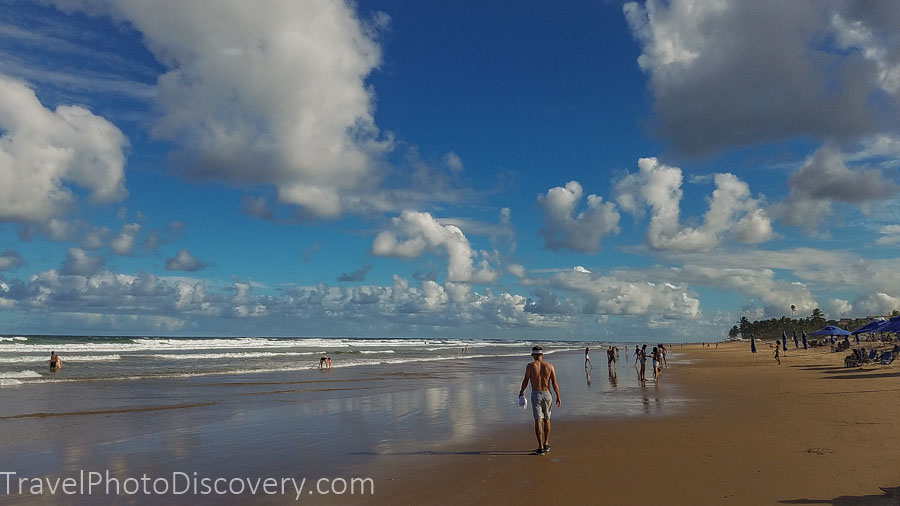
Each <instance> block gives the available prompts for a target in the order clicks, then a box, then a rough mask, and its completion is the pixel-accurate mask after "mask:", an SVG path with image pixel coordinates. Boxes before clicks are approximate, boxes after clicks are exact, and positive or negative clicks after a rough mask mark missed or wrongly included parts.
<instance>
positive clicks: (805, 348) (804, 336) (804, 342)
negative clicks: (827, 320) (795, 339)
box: [800, 330, 809, 350]
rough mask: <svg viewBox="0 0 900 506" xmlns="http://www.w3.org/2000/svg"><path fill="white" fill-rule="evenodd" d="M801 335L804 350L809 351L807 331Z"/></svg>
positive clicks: (803, 331) (802, 331)
mask: <svg viewBox="0 0 900 506" xmlns="http://www.w3.org/2000/svg"><path fill="white" fill-rule="evenodd" d="M800 333H801V334H803V349H804V350H807V349H809V346H807V344H806V331H805V330H801V331H800Z"/></svg>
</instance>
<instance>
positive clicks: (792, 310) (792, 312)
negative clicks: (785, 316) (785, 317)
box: [791, 304, 797, 320]
mask: <svg viewBox="0 0 900 506" xmlns="http://www.w3.org/2000/svg"><path fill="white" fill-rule="evenodd" d="M796 310H797V306H795V305H793V304H791V320H793V319H794V311H796Z"/></svg>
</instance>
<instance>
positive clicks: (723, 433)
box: [373, 343, 900, 505]
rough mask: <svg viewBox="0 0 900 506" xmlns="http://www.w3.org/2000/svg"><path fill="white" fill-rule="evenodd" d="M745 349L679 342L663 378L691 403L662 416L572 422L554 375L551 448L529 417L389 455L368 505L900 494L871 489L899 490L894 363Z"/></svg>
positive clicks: (802, 500)
mask: <svg viewBox="0 0 900 506" xmlns="http://www.w3.org/2000/svg"><path fill="white" fill-rule="evenodd" d="M673 348H675V351H681V350H679V349H678V348H677V346H675V347H673ZM748 348H749V344H744V343H734V344H727V345H720V346H719V348H718V349H715V348H705V347H703V348H701V347H700V346H685V348H684V352H685V353H686V356H687V358H688V359H690V363H687V364H683V365H679V366H678V367H671V368H669V369H668V370H666V371H665V373H664V374H663V376H662V379H661V381H662V382H663V383H669V382H674V383H678V384H680V385H681V386H682V387H683V388H684V389H685V390H686V391H688V392H690V395H691V397H693V398H694V399H696V403H695V405H693V406H692V407H691V408H690V409H688V410H683V411H681V412H679V413H675V414H672V415H671V416H665V417H649V416H648V417H632V418H627V419H608V420H604V419H596V420H584V419H574V420H573V419H567V417H566V406H567V403H571V402H572V399H571V398H570V399H569V400H568V401H567V397H566V394H567V391H566V386H565V385H563V406H562V408H561V409H556V410H555V411H554V418H553V420H554V425H553V428H552V438H551V446H552V450H551V452H550V453H549V454H548V455H544V456H533V455H528V454H527V450H528V449H531V448H533V447H534V446H535V440H534V436H533V432H532V427H531V424H530V423H529V422H521V423H520V422H515V423H510V424H509V426H508V429H507V430H505V431H502V432H495V431H488V432H485V433H483V434H482V435H473V436H472V437H471V438H470V439H469V440H467V441H465V442H464V443H461V444H455V445H452V447H449V448H446V449H444V450H442V451H440V452H430V453H429V452H424V454H423V453H419V454H407V455H392V456H388V455H386V456H384V457H383V459H382V461H381V463H380V465H379V466H378V468H377V469H373V472H374V476H376V477H377V480H378V481H377V483H378V487H379V488H378V491H377V492H378V493H377V497H375V498H374V499H375V500H374V501H373V502H374V503H376V504H520V503H524V502H528V503H538V504H540V503H545V504H591V503H594V504H617V505H618V504H695V505H696V504H754V505H755V504H841V505H880V504H898V503H900V499H897V498H892V497H890V496H888V495H887V494H885V493H884V492H883V491H882V490H881V489H880V487H885V488H896V487H898V486H900V439H898V429H900V406H898V403H897V399H898V395H900V371H898V370H897V366H896V364H895V365H894V366H893V367H889V368H881V367H878V366H866V367H863V368H859V369H845V368H844V367H843V358H844V356H845V355H846V353H830V352H829V351H828V350H823V349H810V350H809V351H807V352H804V351H803V350H794V349H790V350H789V351H788V352H787V353H785V354H783V356H782V357H783V358H782V365H781V366H778V365H776V364H775V361H774V359H773V358H772V351H771V350H770V349H769V347H768V346H767V345H765V344H763V345H761V346H760V353H757V354H756V355H752V354H751V353H749V350H748ZM603 369H605V365H604V367H603V368H601V371H602V370H603ZM595 371H596V369H595ZM621 373H622V371H621V367H620V374H621ZM596 374H597V373H596V372H595V375H596ZM650 383H651V384H650V385H649V386H648V387H647V389H648V390H651V389H653V388H654V387H653V386H652V382H650ZM545 501H546V502H545Z"/></svg>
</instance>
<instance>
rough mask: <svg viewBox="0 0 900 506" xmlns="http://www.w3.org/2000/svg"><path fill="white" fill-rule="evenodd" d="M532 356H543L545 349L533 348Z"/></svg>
mask: <svg viewBox="0 0 900 506" xmlns="http://www.w3.org/2000/svg"><path fill="white" fill-rule="evenodd" d="M531 354H532V355H543V354H544V349H543V348H541V347H540V346H534V347H532V348H531Z"/></svg>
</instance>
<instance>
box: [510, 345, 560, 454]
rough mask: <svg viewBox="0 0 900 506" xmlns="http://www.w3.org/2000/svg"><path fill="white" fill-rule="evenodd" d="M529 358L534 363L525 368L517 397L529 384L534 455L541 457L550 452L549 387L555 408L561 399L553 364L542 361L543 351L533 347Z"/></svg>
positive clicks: (550, 398)
mask: <svg viewBox="0 0 900 506" xmlns="http://www.w3.org/2000/svg"><path fill="white" fill-rule="evenodd" d="M531 358H532V359H534V361H533V362H531V363H529V364H528V365H527V366H525V378H524V379H523V380H522V388H520V389H519V396H522V395H524V394H525V388H527V387H528V384H529V383H531V412H532V414H533V415H534V435H535V437H537V442H538V447H537V450H535V451H534V454H535V455H543V454H545V453H547V452H549V451H550V408H551V404H552V402H553V397H552V396H551V395H550V387H551V386H552V387H553V391H554V392H555V393H556V407H559V406H560V405H561V404H562V398H561V397H560V396H559V383H557V381H556V369H555V368H554V367H553V364H551V363H550V362H546V361H545V360H544V349H543V348H541V347H540V346H535V347H533V348H532V349H531Z"/></svg>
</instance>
